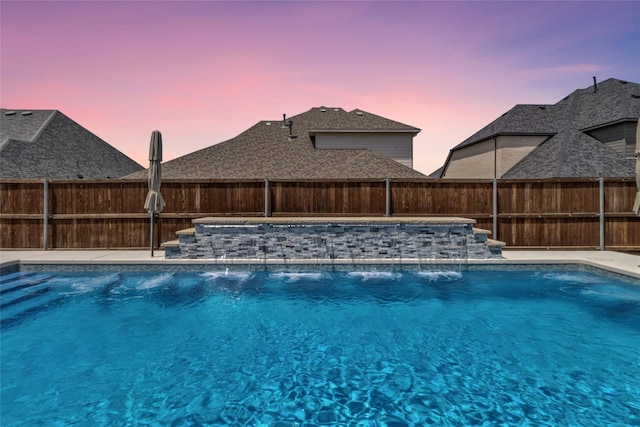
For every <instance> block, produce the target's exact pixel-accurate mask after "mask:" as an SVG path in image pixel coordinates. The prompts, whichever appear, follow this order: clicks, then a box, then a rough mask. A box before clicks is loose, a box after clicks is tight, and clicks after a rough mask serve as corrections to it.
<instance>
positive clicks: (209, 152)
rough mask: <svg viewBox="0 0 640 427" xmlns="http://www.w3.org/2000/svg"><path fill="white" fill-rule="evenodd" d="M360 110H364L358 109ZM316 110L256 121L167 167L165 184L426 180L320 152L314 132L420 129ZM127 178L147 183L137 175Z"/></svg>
mask: <svg viewBox="0 0 640 427" xmlns="http://www.w3.org/2000/svg"><path fill="white" fill-rule="evenodd" d="M357 111H360V110H357ZM357 111H356V110H354V111H352V112H349V113H347V112H346V111H345V110H343V109H341V108H335V109H334V108H325V107H318V108H312V109H311V110H309V111H307V112H305V113H302V114H298V115H296V116H293V117H290V118H287V121H289V120H291V121H292V122H293V125H292V135H293V136H294V138H289V128H288V127H286V126H283V121H282V119H280V120H265V121H261V122H258V123H257V124H255V125H254V126H252V127H251V128H249V129H247V130H246V131H244V132H242V133H241V134H240V135H238V136H237V137H235V138H233V139H230V140H227V141H224V142H221V143H219V144H216V145H212V146H210V147H207V148H204V149H202V150H199V151H196V152H193V153H190V154H187V155H185V156H182V157H179V158H176V159H174V160H170V161H167V162H164V163H163V164H162V177H163V178H167V179H264V178H269V179H323V178H329V179H332V178H334V179H345V178H354V179H356V178H362V179H373V178H425V175H423V174H421V173H419V172H417V171H415V170H413V169H411V168H408V167H406V166H404V165H402V164H400V163H398V162H396V161H394V160H392V159H390V158H388V157H386V156H383V155H381V154H378V153H376V152H374V151H371V150H317V149H315V148H314V146H313V142H312V139H311V137H312V133H313V132H310V130H316V131H326V130H340V131H403V132H412V133H415V132H417V131H419V129H417V128H414V127H412V126H407V125H404V124H402V123H399V122H395V121H393V120H389V119H385V118H383V117H380V116H376V115H374V114H370V113H367V112H362V115H360V114H357ZM126 178H132V179H133V178H146V172H144V171H143V172H139V173H135V174H132V175H129V176H127V177H126Z"/></svg>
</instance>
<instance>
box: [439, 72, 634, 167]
mask: <svg viewBox="0 0 640 427" xmlns="http://www.w3.org/2000/svg"><path fill="white" fill-rule="evenodd" d="M639 115H640V84H637V83H632V82H626V81H622V80H617V79H608V80H605V81H603V82H602V83H597V84H596V83H595V82H594V85H593V86H591V87H588V88H586V89H578V90H576V91H575V92H573V93H572V94H570V95H569V96H567V97H566V98H564V99H563V100H561V101H559V102H558V103H556V104H553V105H516V106H515V107H513V108H512V109H511V110H509V111H508V112H506V113H505V114H503V115H502V116H501V117H499V118H498V119H496V120H495V121H493V122H492V123H490V124H489V125H488V126H486V127H484V128H483V129H481V130H480V131H478V132H477V133H475V134H474V135H473V136H471V137H470V138H468V139H467V140H465V141H463V142H462V143H461V144H459V145H458V146H456V147H454V148H453V149H452V150H451V151H450V153H449V156H448V157H447V160H446V162H445V164H444V166H443V167H442V168H441V169H439V170H437V171H436V172H434V173H433V174H432V175H431V176H435V177H441V178H494V177H496V178H505V179H509V178H513V179H522V178H565V177H567V178H568V177H629V176H634V175H635V169H634V168H635V160H634V159H635V158H634V150H635V145H636V136H635V135H636V126H637V125H638V116H639Z"/></svg>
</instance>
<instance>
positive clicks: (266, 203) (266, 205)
mask: <svg viewBox="0 0 640 427" xmlns="http://www.w3.org/2000/svg"><path fill="white" fill-rule="evenodd" d="M270 205H271V200H270V199H269V178H265V179H264V216H265V217H268V216H271V213H270V212H269V206H270Z"/></svg>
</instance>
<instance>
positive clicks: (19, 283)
mask: <svg viewBox="0 0 640 427" xmlns="http://www.w3.org/2000/svg"><path fill="white" fill-rule="evenodd" d="M51 277H52V276H46V275H43V274H38V275H35V274H30V275H25V276H23V277H20V278H17V279H16V280H12V281H10V282H7V283H3V284H2V286H0V295H3V296H4V295H6V294H9V293H12V292H16V291H19V290H21V289H26V288H30V287H32V286H37V285H39V284H41V283H43V282H46V281H47V280H49V279H51Z"/></svg>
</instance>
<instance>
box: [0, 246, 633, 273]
mask: <svg viewBox="0 0 640 427" xmlns="http://www.w3.org/2000/svg"><path fill="white" fill-rule="evenodd" d="M391 261H393V260H391ZM406 261H408V262H407V263H413V264H415V263H416V262H415V261H413V262H412V261H411V260H406ZM225 262H229V263H230V264H232V263H233V264H237V263H238V262H233V261H232V260H226V261H221V260H213V261H212V260H197V259H165V257H164V251H163V250H155V251H154V256H153V257H152V256H151V253H150V251H149V250H148V249H147V250H48V251H45V250H1V251H0V267H7V266H10V265H11V264H14V263H21V264H157V265H171V264H211V263H225ZM403 262H404V260H403ZM459 262H460V260H423V261H422V264H424V265H426V264H447V263H456V264H457V263H459ZM462 262H463V263H465V264H582V265H589V266H592V267H598V268H601V269H603V270H607V271H611V272H614V273H619V274H623V275H626V276H630V277H632V278H637V279H640V256H638V255H631V254H625V253H622V252H614V251H527V250H509V249H505V250H504V251H503V253H502V259H482V260H469V261H467V260H462ZM243 263H246V261H244V262H243ZM290 263H291V264H304V262H290ZM307 263H309V262H307ZM346 263H347V264H348V263H349V262H346ZM366 263H368V264H376V263H381V264H389V263H390V260H370V261H367V262H366ZM395 263H398V261H397V260H396V261H395ZM252 264H261V261H256V262H253V263H252ZM268 264H274V263H272V262H268ZM336 264H338V263H336ZM340 264H345V262H340ZM363 264H364V263H363Z"/></svg>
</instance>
